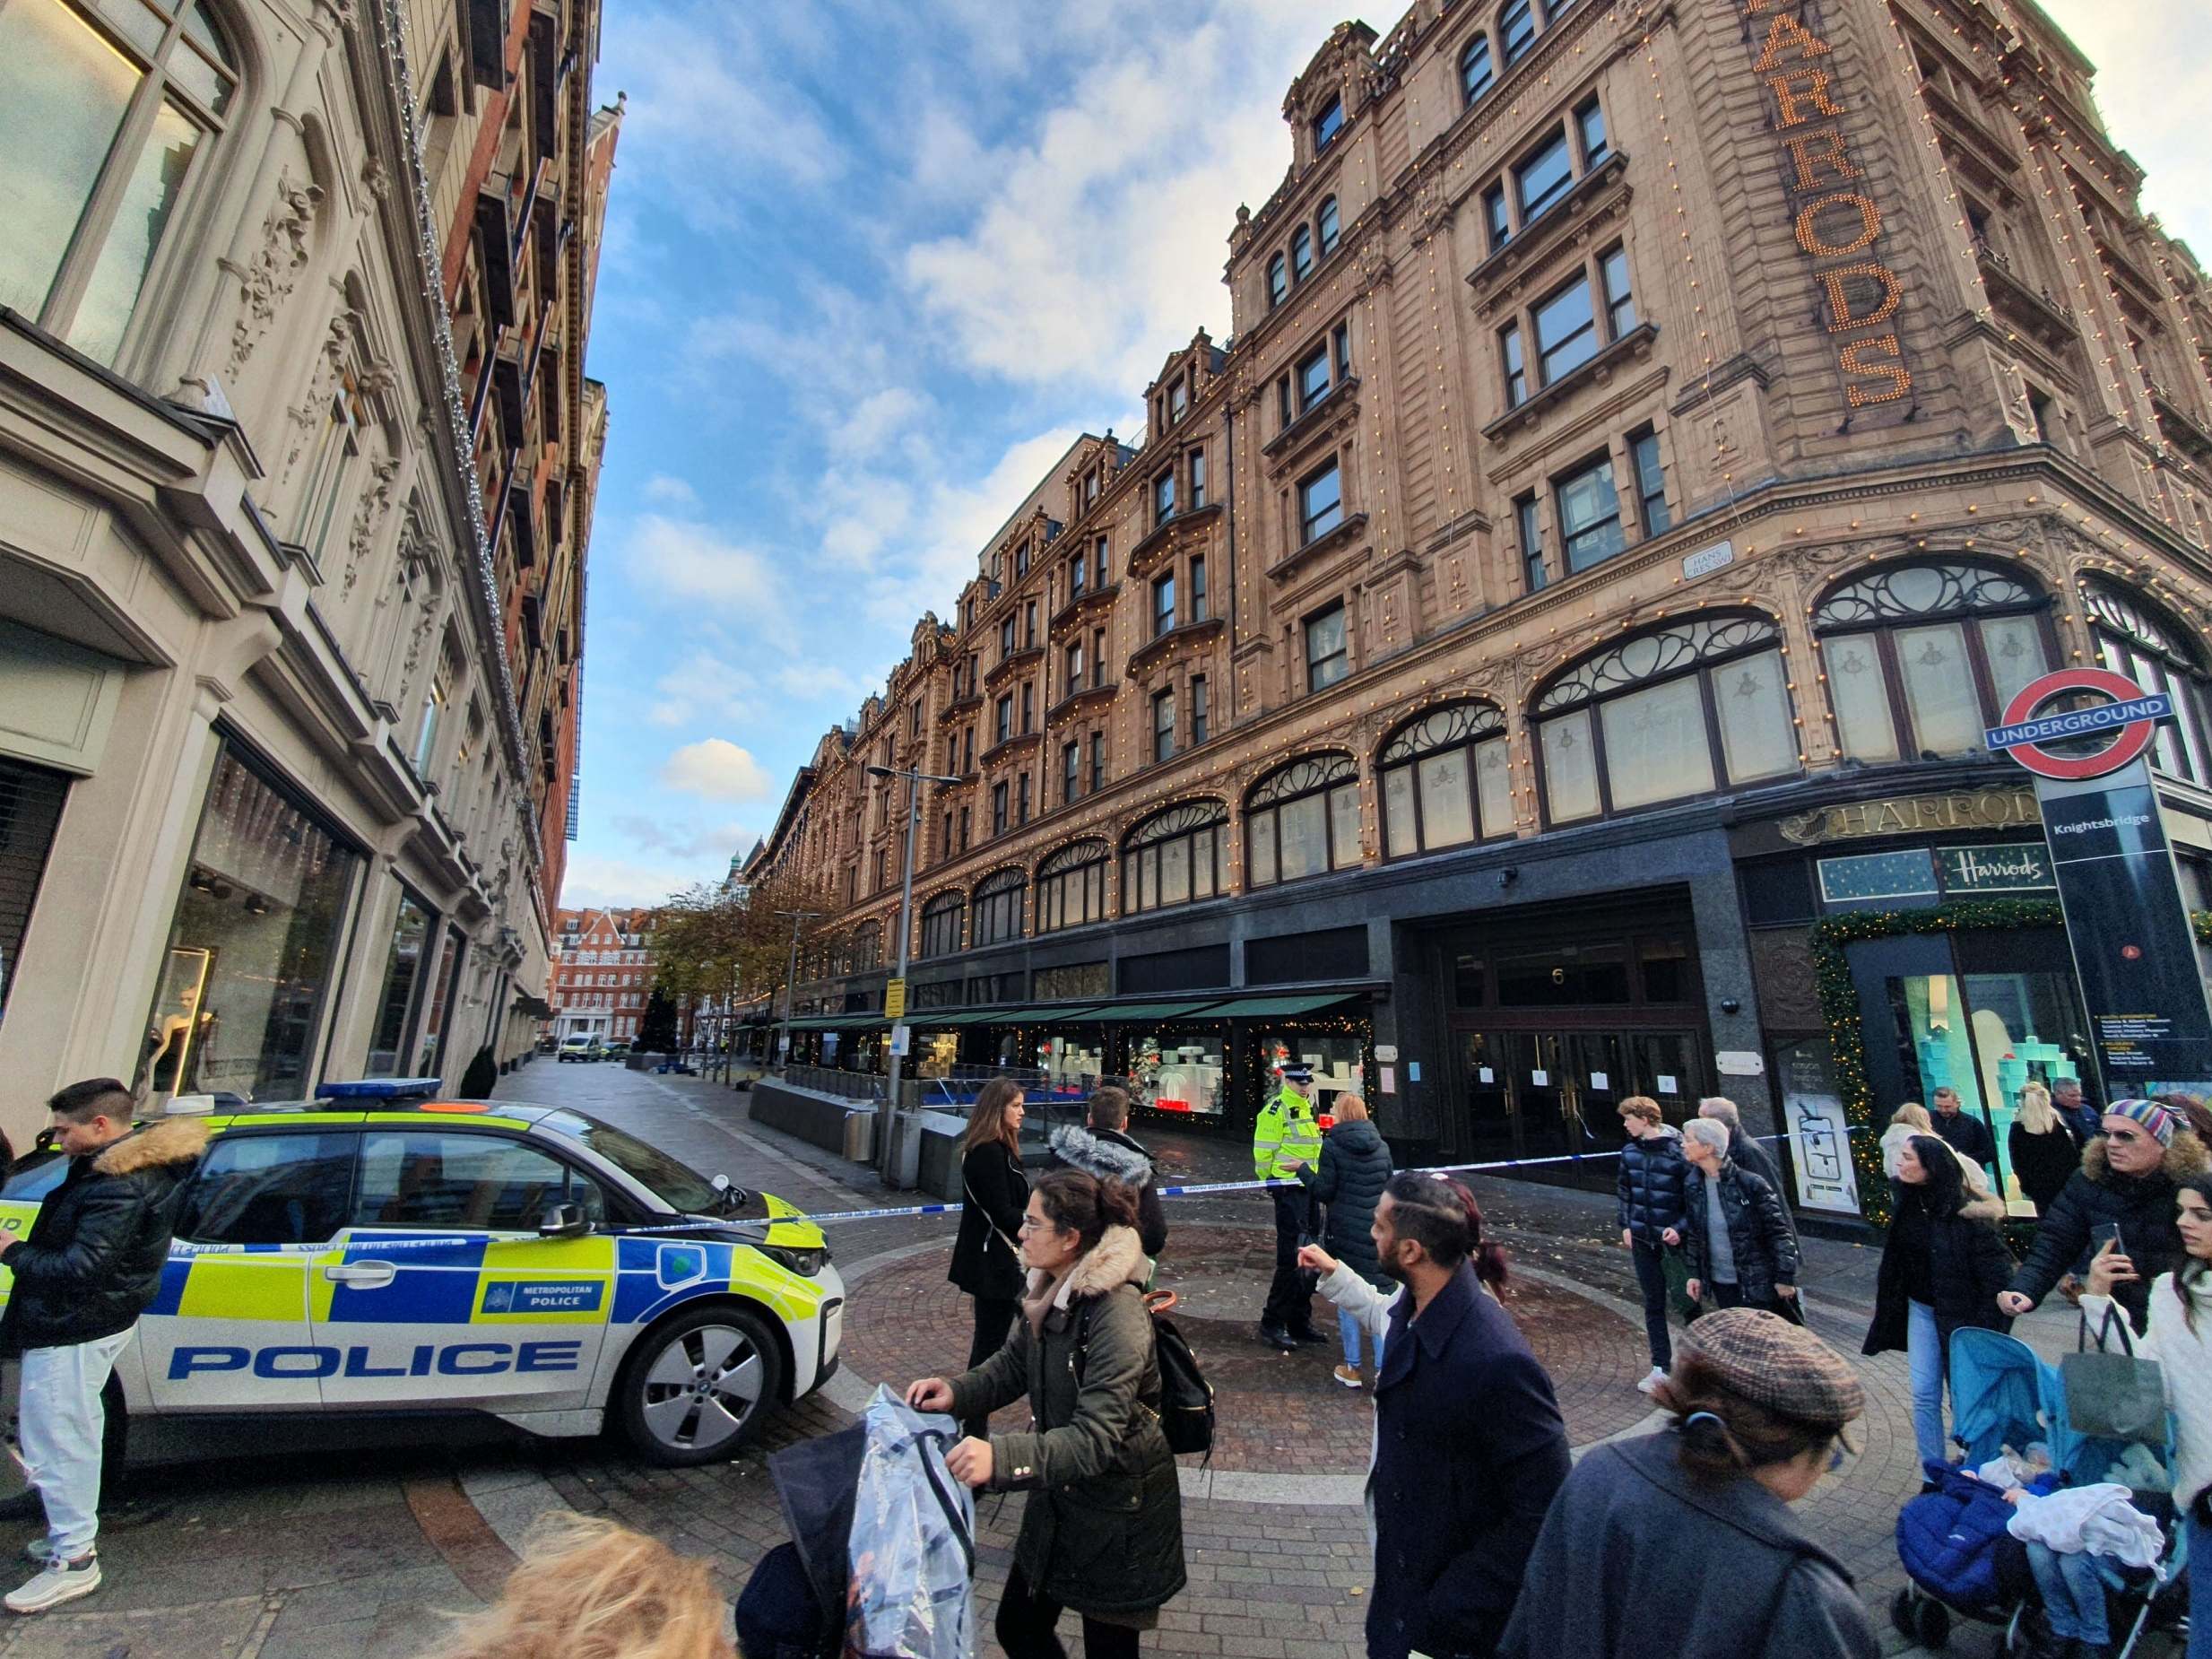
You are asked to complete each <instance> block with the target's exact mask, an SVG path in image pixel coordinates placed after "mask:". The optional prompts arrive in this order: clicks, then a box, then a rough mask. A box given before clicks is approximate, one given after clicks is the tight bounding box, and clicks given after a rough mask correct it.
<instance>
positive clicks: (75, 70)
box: [0, 0, 239, 363]
mask: <svg viewBox="0 0 2212 1659" xmlns="http://www.w3.org/2000/svg"><path fill="white" fill-rule="evenodd" d="M98 9H99V12H100V15H101V16H103V17H105V18H107V19H109V20H111V22H110V23H109V24H108V26H102V27H96V26H95V25H94V23H93V22H92V13H93V8H92V7H91V6H89V5H80V4H77V3H76V0H10V4H7V5H6V6H4V7H0V109H4V110H6V111H7V119H8V130H9V131H11V132H13V133H14V134H15V135H16V137H15V138H14V139H13V140H12V141H11V142H10V143H9V145H8V151H7V154H6V157H5V159H4V160H0V218H4V220H5V221H6V223H7V227H8V229H7V236H6V238H5V239H4V241H0V305H7V306H13V308H15V309H16V310H18V311H21V312H22V314H23V315H24V316H26V317H35V318H36V319H37V320H38V322H39V326H41V327H42V328H44V329H46V330H47V332H48V333H49V334H55V335H56V336H58V337H59V338H61V339H63V340H66V341H67V342H68V343H70V344H71V345H73V346H74V347H75V348H76V349H77V350H78V351H80V352H83V353H84V354H85V355H86V356H87V357H91V358H95V359H97V360H100V362H103V363H111V362H113V361H114V360H115V357H116V352H117V349H118V348H119V347H120V346H121V345H122V343H123V331H124V329H125V328H126V326H128V325H129V323H130V320H131V312H132V310H133V308H134V307H135V306H136V305H137V303H138V291H139V288H140V286H141V285H142V284H143V282H145V280H146V273H147V272H148V271H149V270H150V269H152V265H153V258H154V255H155V254H156V253H157V252H158V251H159V250H160V244H161V239H162V235H163V233H164V232H165V231H166V230H168V228H169V221H170V220H171V219H172V217H173V216H174V214H175V212H176V208H177V204H178V202H179V201H180V200H182V199H183V196H184V194H185V187H186V185H187V181H188V180H189V179H190V178H191V177H192V174H193V171H194V166H195V161H197V160H198V158H199V157H200V156H201V155H202V154H203V153H204V152H206V151H207V150H209V149H211V148H212V147H213V143H214V140H215V137H216V135H218V134H219V133H220V132H221V128H222V118H223V115H224V112H225V111H226V110H227V109H229V108H230V101H231V99H232V98H233V96H234V95H235V94H236V93H237V91H238V83H239V70H238V58H237V56H236V54H235V53H234V52H233V51H232V49H231V48H230V43H229V42H228V41H227V40H225V39H224V38H223V34H222V30H220V29H219V28H217V27H216V24H215V20H214V16H213V13H211V12H210V11H209V9H208V7H207V4H206V0H129V4H106V5H101V6H100V7H99V8H98Z"/></svg>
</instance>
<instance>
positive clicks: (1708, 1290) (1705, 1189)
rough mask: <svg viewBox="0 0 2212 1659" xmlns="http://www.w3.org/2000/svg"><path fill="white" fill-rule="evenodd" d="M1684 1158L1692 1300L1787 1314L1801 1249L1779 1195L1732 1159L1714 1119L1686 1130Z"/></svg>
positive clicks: (1724, 1128) (1725, 1133)
mask: <svg viewBox="0 0 2212 1659" xmlns="http://www.w3.org/2000/svg"><path fill="white" fill-rule="evenodd" d="M1682 1155H1683V1157H1685V1158H1687V1159H1688V1160H1689V1165H1690V1170H1689V1184H1688V1186H1687V1189H1686V1190H1685V1191H1684V1194H1683V1205H1682V1207H1683V1211H1684V1220H1686V1222H1687V1226H1686V1227H1685V1228H1684V1229H1683V1242H1684V1246H1685V1247H1686V1248H1687V1251H1688V1254H1689V1270H1690V1280H1689V1284H1688V1286H1687V1289H1688V1290H1689V1293H1690V1295H1691V1296H1693V1297H1695V1298H1696V1299H1698V1300H1699V1301H1701V1302H1704V1301H1710V1302H1711V1303H1713V1305H1714V1306H1715V1307H1764V1308H1765V1309H1767V1310H1768V1311H1769V1312H1774V1313H1780V1312H1783V1311H1785V1309H1784V1308H1783V1304H1784V1303H1785V1302H1794V1301H1795V1300H1796V1299H1797V1270H1798V1249H1797V1235H1796V1234H1795V1233H1794V1232H1792V1231H1791V1229H1790V1212H1788V1211H1787V1210H1785V1209H1784V1208H1783V1203H1782V1194H1779V1193H1777V1192H1776V1191H1775V1190H1774V1183H1773V1182H1772V1181H1769V1180H1768V1179H1767V1178H1766V1177H1765V1176H1763V1175H1758V1174H1756V1173H1754V1172H1753V1171H1751V1170H1749V1169H1747V1168H1744V1167H1743V1166H1742V1165H1741V1164H1739V1163H1738V1162H1737V1161H1736V1160H1734V1159H1733V1158H1731V1157H1730V1156H1729V1155H1728V1125H1726V1124H1724V1123H1722V1122H1721V1121H1720V1120H1719V1119H1717V1118H1712V1117H1693V1118H1692V1119H1690V1121H1689V1122H1688V1123H1687V1124H1685V1125H1682Z"/></svg>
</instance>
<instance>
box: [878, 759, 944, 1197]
mask: <svg viewBox="0 0 2212 1659" xmlns="http://www.w3.org/2000/svg"><path fill="white" fill-rule="evenodd" d="M868 775H869V776H870V777H885V778H891V777H903V778H905V779H906V867H905V869H904V870H903V871H902V873H901V874H900V877H899V886H898V969H897V970H896V973H895V976H894V977H897V978H898V979H899V980H900V981H902V982H903V981H904V980H905V979H906V961H907V954H906V952H907V946H908V945H909V944H910V943H911V942H912V941H913V937H914V926H913V922H912V918H911V915H910V913H911V912H912V910H913V908H914V835H915V830H916V829H919V828H920V827H921V823H922V786H923V785H924V784H957V783H959V781H960V780H959V778H957V777H941V776H940V775H939V774H937V773H934V772H924V771H922V770H920V769H917V768H915V767H911V766H909V767H889V766H871V767H870V768H868ZM904 1023H905V1016H904V1015H903V1014H902V1015H901V1016H900V1018H899V1019H898V1021H894V1022H893V1026H892V1035H893V1037H894V1038H896V1037H897V1035H898V1026H899V1025H902V1024H904ZM903 1058H904V1056H903V1055H900V1054H899V1053H898V1049H897V1045H896V1043H894V1044H893V1047H892V1053H891V1065H890V1073H889V1079H888V1081H887V1086H886V1088H885V1090H884V1091H883V1109H882V1112H881V1114H880V1116H878V1117H877V1119H876V1128H877V1134H876V1169H877V1172H878V1173H879V1174H880V1175H881V1176H882V1177H883V1178H884V1179H885V1180H887V1181H890V1182H891V1183H892V1185H894V1186H896V1185H897V1184H898V1182H897V1177H896V1165H895V1163H894V1161H893V1160H894V1158H895V1157H896V1153H895V1151H894V1149H893V1146H892V1139H893V1132H894V1130H895V1129H896V1127H897V1125H898V1074H899V1072H900V1070H901V1069H902V1068H901V1066H900V1064H899V1062H900V1061H901V1059H903Z"/></svg>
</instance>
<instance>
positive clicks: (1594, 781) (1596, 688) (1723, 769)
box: [1535, 616, 1800, 824]
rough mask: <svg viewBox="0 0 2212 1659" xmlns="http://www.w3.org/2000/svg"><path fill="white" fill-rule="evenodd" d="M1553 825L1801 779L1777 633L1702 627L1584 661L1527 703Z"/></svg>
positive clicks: (1703, 622) (1666, 632) (1725, 624)
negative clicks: (1532, 714) (1780, 779)
mask: <svg viewBox="0 0 2212 1659" xmlns="http://www.w3.org/2000/svg"><path fill="white" fill-rule="evenodd" d="M1535 713H1536V716H1537V749H1538V751H1539V753H1540V756H1541V758H1542V761H1543V771H1544V801H1545V807H1546V811H1547V813H1548V817H1549V819H1550V821H1551V822H1553V823H1554V824H1561V823H1571V822H1574V821H1576V820H1578V819H1584V818H1595V817H1598V816H1600V815H1601V814H1603V813H1607V812H1634V811H1635V810H1637V809H1638V808H1641V807H1646V806H1655V805H1658V804H1660V803H1662V802H1667V801H1678V800H1683V799H1687V798H1688V797H1690V796H1693V795H1709V794H1711V793H1713V791H1714V790H1715V789H1718V788H1722V787H1728V786H1741V785H1745V784H1750V783H1757V782H1759V781H1762V780H1764V779H1766V778H1772V777H1785V776H1787V775H1788V774H1790V773H1792V772H1795V771H1796V770H1798V769H1799V765H1800V762H1799V760H1798V738H1797V728H1796V726H1795V725H1794V724H1793V721H1792V717H1791V705H1790V695H1789V690H1788V676H1787V673H1786V671H1785V670H1784V668H1783V657H1782V650H1781V634H1780V631H1779V630H1777V629H1776V628H1775V627H1774V623H1773V622H1772V621H1769V620H1768V619H1767V618H1765V617H1764V616H1733V617H1723V618H1717V619H1711V620H1708V619H1705V618H1700V619H1698V620H1697V621H1690V622H1684V623H1679V624H1677V625H1676V626H1674V627H1670V628H1662V629H1658V630H1653V631H1652V632H1650V633H1645V634H1639V635H1637V636H1636V637H1635V638H1632V639H1628V640H1625V641H1623V642H1622V643H1621V644H1619V645H1618V646H1615V647H1611V648H1609V649H1608V650H1605V651H1602V652H1600V653H1599V654H1597V655H1596V656H1590V657H1585V658H1584V659H1583V661H1582V662H1581V663H1579V664H1575V666H1574V667H1573V668H1572V669H1570V670H1568V671H1567V672H1566V673H1564V674H1562V675H1561V676H1560V677H1559V678H1557V680H1554V681H1553V682H1551V683H1550V684H1549V685H1548V687H1546V689H1545V690H1544V691H1543V693H1542V695H1541V696H1540V697H1539V698H1538V699H1537V701H1536V704H1535Z"/></svg>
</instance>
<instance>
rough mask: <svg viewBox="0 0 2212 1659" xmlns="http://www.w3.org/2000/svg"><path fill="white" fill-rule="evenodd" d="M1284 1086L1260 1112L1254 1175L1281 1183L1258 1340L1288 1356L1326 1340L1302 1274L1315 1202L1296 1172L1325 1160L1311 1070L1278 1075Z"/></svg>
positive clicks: (1295, 1067) (1297, 1068) (1296, 1067)
mask: <svg viewBox="0 0 2212 1659" xmlns="http://www.w3.org/2000/svg"><path fill="white" fill-rule="evenodd" d="M1278 1074H1279V1076H1280V1077H1281V1079H1282V1086H1281V1087H1280V1088H1279V1089H1278V1090H1276V1092H1275V1097H1274V1099H1271V1100H1270V1101H1269V1102H1268V1103H1267V1104H1266V1105H1265V1106H1263V1107H1261V1108H1260V1117H1259V1121H1258V1122H1257V1123H1255V1124H1254V1125H1253V1129H1252V1168H1253V1174H1255V1175H1256V1176H1258V1177H1259V1178H1260V1179H1261V1180H1262V1181H1279V1182H1282V1183H1283V1185H1282V1186H1276V1187H1272V1188H1271V1189H1270V1190H1269V1192H1268V1197H1269V1199H1270V1200H1271V1201H1272V1203H1274V1206H1275V1276H1274V1278H1273V1279H1272V1280H1271V1281H1269V1284H1268V1287H1267V1304H1266V1306H1265V1307H1262V1309H1261V1310H1260V1340H1261V1341H1262V1342H1265V1343H1266V1344H1267V1345H1268V1346H1269V1347H1271V1348H1279V1349H1282V1350H1285V1351H1288V1350H1290V1349H1294V1348H1297V1346H1298V1345H1299V1344H1300V1343H1304V1342H1323V1341H1325V1340H1326V1339H1325V1338H1324V1337H1323V1335H1322V1333H1320V1332H1318V1331H1316V1330H1315V1329H1314V1287H1313V1285H1312V1283H1311V1282H1310V1281H1308V1280H1307V1278H1306V1275H1305V1274H1304V1273H1302V1272H1299V1271H1298V1242H1299V1238H1300V1237H1301V1235H1303V1234H1306V1233H1309V1232H1311V1231H1312V1230H1313V1200H1312V1199H1311V1198H1309V1197H1308V1196H1307V1195H1306V1189H1305V1188H1304V1187H1303V1186H1299V1185H1298V1171H1299V1170H1300V1169H1303V1168H1311V1167H1312V1166H1313V1165H1314V1164H1315V1163H1317V1162H1319V1161H1320V1159H1321V1125H1320V1124H1319V1123H1318V1122H1316V1121H1315V1120H1314V1073H1313V1068H1312V1067H1310V1066H1308V1065H1306V1064H1301V1063H1300V1062H1297V1061H1291V1062H1289V1063H1288V1064H1285V1065H1284V1066H1282V1067H1281V1068H1280V1070H1279V1073H1278Z"/></svg>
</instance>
